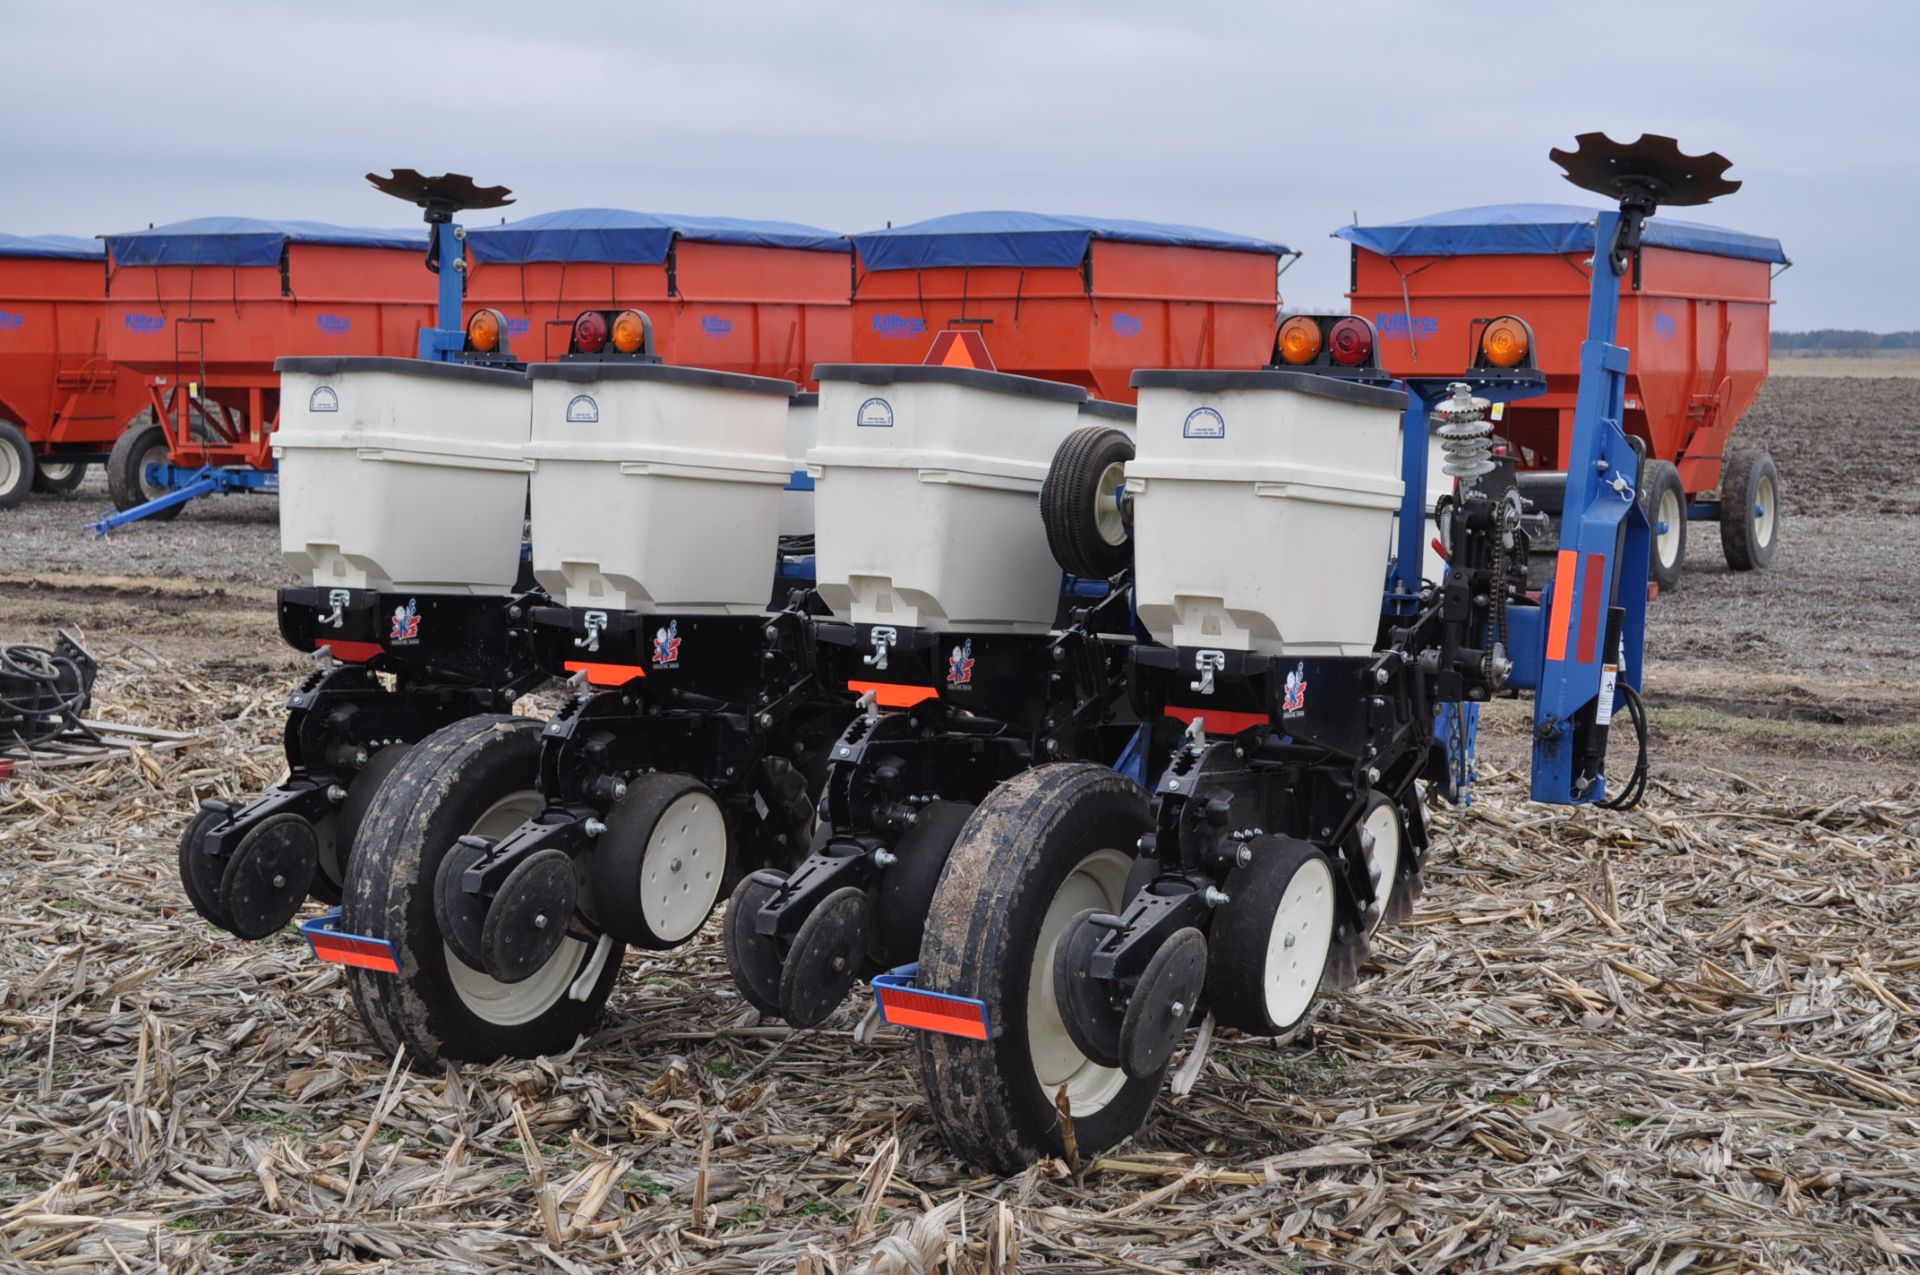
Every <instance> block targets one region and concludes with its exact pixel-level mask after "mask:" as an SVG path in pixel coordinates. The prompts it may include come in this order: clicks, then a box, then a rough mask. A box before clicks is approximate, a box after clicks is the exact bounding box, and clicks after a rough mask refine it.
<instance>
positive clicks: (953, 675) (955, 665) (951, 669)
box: [947, 638, 973, 686]
mask: <svg viewBox="0 0 1920 1275" xmlns="http://www.w3.org/2000/svg"><path fill="white" fill-rule="evenodd" d="M972 681H973V639H972V638H968V639H967V640H966V644H965V645H963V646H956V647H954V648H953V654H951V655H949V656H948V657H947V685H948V686H966V685H969V684H970V683H971V682H972Z"/></svg>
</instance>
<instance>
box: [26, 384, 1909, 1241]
mask: <svg viewBox="0 0 1920 1275" xmlns="http://www.w3.org/2000/svg"><path fill="white" fill-rule="evenodd" d="M1874 370H1876V371H1878V369H1877V368H1876V369H1874ZM1742 440H1743V441H1744V442H1747V443H1751V444H1758V445H1763V446H1767V447H1769V448H1770V449H1772V450H1773V452H1774V454H1775V455H1776V457H1777V458H1778V459H1779V463H1780V467H1781V470H1782V472H1783V474H1784V484H1785V491H1784V505H1785V518H1786V521H1785V524H1784V532H1783V538H1782V544H1781V548H1780V552H1779V555H1778V557H1777V559H1776V561H1775V563H1774V565H1773V567H1772V568H1771V569H1770V570H1768V571H1766V572H1763V573H1756V574H1736V573H1733V572H1729V571H1728V570H1727V569H1726V568H1725V566H1724V560H1723V559H1722V558H1721V556H1720V551H1719V544H1718V535H1717V530H1716V529H1715V528H1714V527H1712V526H1710V525H1705V524H1696V525H1695V526H1694V527H1693V528H1692V531H1693V541H1692V546H1691V553H1690V559H1691V563H1690V568H1689V574H1688V575H1687V577H1686V578H1685V580H1684V581H1683V583H1682V586H1681V587H1680V588H1679V589H1677V590H1675V591H1673V592H1671V593H1669V594H1667V595H1666V596H1664V597H1662V598H1661V599H1660V600H1659V601H1658V602H1657V604H1656V605H1655V608H1654V613H1653V620H1652V641H1651V651H1650V653H1649V661H1648V668H1647V675H1646V683H1647V699H1648V702H1649V707H1650V712H1651V716H1652V726H1653V749H1654V761H1653V772H1652V773H1653V782H1652V784H1651V791H1650V793H1649V797H1648V800H1647V802H1646V804H1645V805H1644V806H1643V807H1641V808H1640V809H1639V810H1636V811H1634V812H1631V813H1628V814H1608V813H1605V812H1601V811H1596V810H1591V809H1582V810H1575V811H1569V810H1562V809H1554V808H1548V807H1541V806H1534V805H1531V804H1529V803H1528V802H1527V801H1526V800H1525V787H1526V786H1525V759H1524V756H1523V749H1524V742H1525V729H1524V728H1525V718H1524V707H1525V706H1523V705H1500V706H1496V711H1495V712H1494V713H1493V714H1491V722H1490V728H1489V730H1488V732H1487V733H1486V736H1485V739H1484V745H1483V751H1482V765H1481V769H1482V774H1483V782H1482V784H1481V785H1480V788H1479V790H1478V795H1477V798H1476V801H1475V803H1474V804H1473V805H1472V806H1471V807H1470V808H1469V809H1467V810H1465V811H1463V812H1457V813H1442V814H1441V815H1440V816H1439V817H1438V833H1439V838H1438V840H1439V844H1438V846H1437V850H1436V853H1435V855H1434V857H1433V859H1432V860H1431V861H1430V867H1429V871H1428V877H1427V891H1426V894H1425V897H1424V898H1423V899H1422V900H1421V903H1420V905H1419V907H1418V909H1417V911H1416V912H1415V915H1414V917H1413V918H1412V920H1411V922H1410V923H1408V924H1407V925H1404V926H1401V927H1399V928H1396V929H1393V930H1389V931H1387V932H1385V933H1384V935H1383V938H1382V940H1381V941H1380V943H1379V944H1378V945H1377V948H1376V951H1375V954H1374V956H1373V959H1372V961H1371V963H1370V964H1369V967H1368V977H1366V978H1365V979H1364V980H1363V981H1362V982H1361V983H1360V985H1359V986H1358V987H1357V988H1355V989H1354V990H1352V991H1351V992H1348V993H1345V994H1342V995H1340V996H1338V997H1336V998H1332V999H1329V1000H1327V1001H1324V1002H1323V1003H1322V1005H1321V1007H1320V1009H1319V1010H1318V1011H1317V1012H1316V1017H1315V1020H1314V1023H1313V1025H1312V1027H1311V1029H1310V1030H1309V1031H1308V1032H1306V1033H1304V1034H1303V1035H1302V1037H1301V1038H1299V1039H1297V1040H1295V1041H1293V1042H1291V1043H1288V1044H1284V1045H1278V1046H1276V1045H1274V1044H1272V1043H1270V1042H1265V1041H1254V1040H1245V1039H1239V1038H1235V1037H1229V1038H1228V1039H1225V1040H1223V1041H1221V1042H1219V1043H1218V1044H1217V1045H1216V1047H1215V1048H1214V1050H1213V1052H1212V1054H1211V1055H1210V1057H1209V1059H1208V1061H1207V1065H1206V1067H1205V1069H1204V1071H1203V1073H1202V1075H1201V1078H1200V1081H1199V1083H1198V1085H1197V1087H1196V1088H1195V1090H1194V1092H1193V1093H1192V1094H1190V1095H1188V1096H1186V1097H1184V1098H1171V1097H1163V1098H1162V1100H1161V1102H1160V1105H1159V1107H1158V1109H1157V1111H1156V1113H1155V1116H1154V1119H1153V1121H1152V1122H1151V1124H1150V1125H1149V1126H1148V1127H1147V1129H1146V1130H1145V1132H1144V1133H1143V1134H1142V1135H1141V1136H1140V1137H1138V1138H1137V1139H1135V1140H1134V1141H1132V1142H1130V1143H1128V1144H1126V1145H1124V1146H1123V1147H1121V1148H1119V1149H1118V1150H1117V1151H1115V1152H1113V1153H1111V1154H1109V1155H1108V1156H1107V1157H1105V1158H1103V1159H1100V1160H1097V1161H1095V1162H1093V1163H1090V1164H1083V1165H1080V1166H1078V1172H1077V1173H1076V1172H1075V1171H1073V1170H1072V1169H1070V1168H1069V1167H1068V1166H1066V1165H1062V1164H1058V1163H1044V1164H1042V1165H1039V1166H1036V1167H1035V1168H1034V1169H1033V1170H1031V1171H1030V1172H1028V1173H1026V1174H1025V1175H1023V1176H1021V1177H1019V1178H1015V1179H1012V1180H1004V1181H1003V1180H999V1179H993V1178H984V1177H978V1176H975V1175H973V1174H971V1173H970V1172H969V1171H967V1170H966V1169H964V1168H963V1167H961V1166H959V1165H957V1164H956V1163H955V1162H954V1160H953V1159H952V1157H951V1156H950V1155H949V1154H948V1153H947V1151H946V1149H945V1147H944V1146H943V1145H942V1144H941V1142H940V1141H939V1140H938V1138H937V1137H936V1135H935V1134H934V1132H933V1130H932V1128H931V1126H930V1124H929V1122H928V1120H927V1118H926V1116H925V1113H924V1111H923V1108H922V1104H921V1102H920V1099H919V1097H918V1095H917V1092H916V1088H915V1083H914V1079H913V1073H912V1070H911V1067H912V1056H911V1050H910V1048H909V1047H908V1045H907V1043H906V1042H905V1040H904V1039H903V1038H902V1037H901V1036H899V1035H897V1034H892V1033H884V1034H883V1035H882V1036H881V1037H880V1039H879V1041H878V1042H877V1043H876V1044H874V1045H871V1046H860V1045H857V1044H856V1043H855V1042H854V1041H853V1040H852V1039H851V1038H850V1035H849V1029H850V1028H851V1027H852V1025H853V1022H854V1020H855V1018H856V1017H857V1009H858V1007H849V1008H846V1009H843V1010H842V1011H841V1013H840V1015H839V1016H838V1017H836V1018H834V1019H832V1020H830V1022H829V1023H828V1024H827V1025H826V1026H824V1027H822V1028H819V1029H816V1030H813V1031H807V1032H798V1033H795V1032H790V1031H789V1030H788V1029H786V1028H785V1027H782V1026H772V1025H761V1024H760V1023H759V1021H758V1017H757V1015H756V1014H755V1012H754V1011H753V1010H751V1009H750V1008H748V1007H747V1006H746V1005H745V1004H744V1002H742V1001H741V1000H740V999H739V997H738V996H737V995H736V994H735V992H734V990H733V987H732V983H731V981H730V980H729V978H728V976H727V973H726V970H725V968H724V966H723V963H722V952H721V945H720V942H719V940H718V937H717V933H716V932H715V931H714V929H713V927H709V931H708V933H707V934H706V935H705V936H704V937H703V938H702V939H701V940H700V941H699V942H697V943H695V944H694V945H692V946H690V947H689V948H686V949H683V950H681V951H679V952H674V953H667V954H660V955H655V954H638V955H635V954H630V955H629V958H628V964H627V967H626V969H625V971H624V972H623V975H622V977H621V981H620V983H619V986H618V988H617V989H616V992H615V995H614V998H613V1000H612V1003H611V1005H610V1008H609V1014H608V1017H607V1020H606V1022H605V1024H604V1026H603V1028H602V1030H601V1031H600V1032H599V1033H598V1034H597V1035H596V1036H594V1037H593V1038H591V1039H588V1040H586V1041H585V1042H583V1043H582V1044H581V1045H580V1046H579V1047H578V1048H577V1049H576V1050H575V1051H574V1052H573V1053H572V1054H570V1055H568V1056H567V1057H564V1058H553V1059H546V1060H542V1061H538V1062H526V1063H512V1064H505V1065H499V1066H493V1067H469V1068H461V1069H458V1070H457V1071H453V1072H449V1073H447V1074H444V1075H442V1074H426V1073H416V1072H411V1071H408V1070H406V1069H395V1068H394V1067H392V1066H391V1065H390V1063H389V1061H388V1060H387V1059H386V1058H384V1057H382V1056H381V1055H380V1054H379V1053H378V1052H377V1051H376V1049H375V1047H374V1044H373V1041H372V1040H371V1038H370V1037H369V1035H368V1033H367V1032H366V1031H365V1030H364V1029H363V1028H362V1026H361V1024H360V1022H359V1021H358V1019H357V1018H356V1017H355V1014H354V1010H353V1007H352V1004H351V1002H350V1000H349V997H348V996H347V993H346V990H345V986H344V983H343V981H342V979H341V976H340V972H339V970H338V969H337V968H336V967H333V966H327V965H321V964H317V963H316V962H315V961H314V960H313V959H312V957H311V956H310V955H309V954H308V953H307V951H306V949H305V946H304V944H303V943H302V942H301V941H300V940H299V939H298V937H297V936H296V935H294V934H293V933H291V932H288V933H283V934H280V935H278V936H275V937H273V938H271V939H268V940H264V941H262V942H259V943H253V944H247V943H241V942H239V941H236V940H232V939H230V938H228V937H227V936H225V935H222V934H220V933H218V932H216V931H215V930H213V929H212V928H210V927H209V926H207V925H206V924H204V923H203V922H201V921H200V920H199V919H198V918H197V917H196V916H194V914H193V913H192V912H191V911H190V910H189V909H188V907H187V905H186V902H185V900H184V898H183V897H182V895H181V892H180V887H179V884H178V881H177V879H176V869H175V864H174V854H175V843H176V837H177V835H178V832H179V829H180V826H181V825H182V823H183V822H184V821H185V819H186V818H187V816H188V814H189V813H190V812H191V810H192V808H193V804H194V801H195V800H196V799H197V798H200V797H210V796H216V795H218V796H227V797H236V798H237V797H244V796H248V795H251V794H253V793H256V792H258V791H259V790H260V789H262V788H263V787H266V786H268V785H270V784H271V783H273V782H274V781H275V779H276V778H277V777H278V774H279V771H280V768H281V758H280V751H279V750H280V745H279V738H278V734H279V730H280V725H281V710H280V703H281V701H282V699H283V698H284V696H285V694H286V692H287V690H288V689H289V687H290V685H291V683H292V681H293V680H294V679H295V678H296V677H297V676H298V675H299V674H300V673H301V672H302V671H303V668H304V665H303V663H302V662H301V660H299V659H298V658H297V657H296V656H294V655H293V654H292V653H291V652H289V651H287V650H286V649H285V648H284V647H282V646H281V644H280V643H279V641H278V639H277V637H276V634H275V632H274V626H273V619H272V612H271V589H272V587H273V586H274V585H276V584H279V583H283V582H285V581H286V579H287V576H286V573H285V571H284V569H283V568H282V567H281V566H280V564H279V562H278V559H277V556H276V553H275V550H276V538H275V527H274V521H273V520H274V504H273V501H272V500H271V499H270V498H241V497H231V498H226V501H225V503H224V504H220V503H214V502H206V503H205V504H204V505H203V507H201V508H196V509H194V510H192V511H190V512H189V513H188V514H186V516H184V517H183V518H182V519H180V520H179V521H178V522H176V523H174V524H172V525H170V526H159V527H137V528H133V529H130V530H128V531H125V532H123V533H121V534H119V535H118V536H116V537H114V538H112V539H110V540H108V541H105V542H95V541H93V540H91V539H90V538H88V537H87V536H86V534H85V533H84V532H83V531H82V530H81V524H82V523H83V522H84V521H85V518H86V517H87V516H89V515H91V514H92V513H93V512H95V511H96V510H97V509H98V508H99V507H101V506H103V505H104V503H105V502H104V493H103V492H101V491H99V490H98V489H97V479H96V483H95V486H93V487H90V488H87V489H83V491H82V493H81V495H80V496H79V497H78V498H76V499H74V500H71V501H52V500H47V499H44V498H36V499H35V500H33V501H31V502H29V504H28V505H27V506H26V507H23V508H21V509H16V510H13V511H9V512H8V513H4V514H0V641H5V642H16V641H35V642H45V641H49V640H50V639H51V638H52V636H53V631H54V629H55V628H56V627H61V626H65V627H68V628H71V629H73V630H75V631H76V632H77V633H78V634H79V635H80V636H82V637H83V639H84V640H85V641H86V642H87V643H88V644H89V645H90V646H91V647H92V648H93V649H94V651H95V652H96V653H98V654H99V655H101V656H102V657H103V660H104V664H105V672H104V674H103V678H102V684H101V687H100V689H99V695H98V704H97V714H98V715H99V716H103V717H108V718H115V719H124V720H130V721H139V722H145V723H147V724H150V725H154V726H163V727H173V728H182V729H191V730H195V731H198V732H200V733H201V736H202V741H201V743H200V745H199V746H198V747H197V748H196V749H194V750H193V751H191V752H189V753H185V754H170V755H152V756H141V757H136V758H133V759H129V760H126V761H123V762H121V763H118V764H113V765H107V766H99V767H95V768H92V769H85V770H80V769H72V770H64V771H39V772H33V771H26V772H23V773H22V774H20V775H18V776H16V777H15V779H13V780H12V781H11V782H10V783H9V784H7V785H5V786H0V1270H35V1271H40V1270H72V1271H127V1272H133V1271H167V1272H178V1273H185V1272H193V1271H227V1270H242V1269H244V1270H253V1271H270V1272H281V1271H296V1270H297V1271H333V1272H348V1271H355V1272H357V1271H375V1270H380V1271H436V1272H464V1271H508V1270H512V1271H516V1272H519V1271H559V1272H567V1273H568V1275H576V1273H579V1272H588V1271H592V1272H600V1271H611V1270H634V1271H652V1270H663V1271H664V1270H687V1271H740V1272H745V1271H779V1272H794V1271H806V1272H812V1273H813V1275H825V1273H826V1272H839V1273H841V1275H846V1273H848V1272H853V1271H856V1270H861V1271H923V1270H953V1271H1004V1270H1014V1269H1022V1270H1024V1269H1036V1268H1040V1267H1046V1268H1048V1269H1058V1270H1062V1271H1085V1272H1094V1271H1099V1272H1110V1271H1144V1272H1164V1271H1190V1270H1201V1269H1209V1270H1220V1271H1242V1270H1246V1271H1252V1270H1277V1271H1309V1270H1312V1271H1323V1270H1324V1271H1333V1270H1355V1271H1373V1270H1393V1271H1403V1270H1404V1271H1423V1272H1424V1271H1450V1270H1509V1271H1523V1270H1524V1271H1536V1270H1537V1271H1553V1272H1582V1273H1584V1272H1614V1271H1635V1272H1649V1273H1653V1272H1659V1273H1661V1275H1668V1273H1672V1272H1680V1271H1694V1272H1703V1271H1715V1272H1735V1271H1749V1270H1754V1271H1779V1272H1788V1271H1792V1272H1802V1271H1804V1272H1834V1271H1862V1270H1882V1269H1886V1270H1894V1269H1914V1268H1915V1267H1916V1265H1920V931H1917V930H1916V928H1915V925H1914V921H1913V918H1914V916H1915V915H1916V912H1920V780H1917V779H1916V776H1920V672H1917V671H1916V669H1915V660H1914V656H1915V652H1916V646H1917V645H1920V644H1916V642H1915V640H1914V638H1913V627H1912V622H1911V620H1910V618H1909V617H1908V615H1907V611H1908V609H1909V608H1910V607H1911V606H1912V605H1913V599H1914V598H1915V597H1916V596H1917V595H1920V557H1916V556H1915V554H1914V553H1913V551H1912V549H1911V544H1912V528H1913V526H1914V524H1915V519H1916V517H1920V478H1916V476H1915V470H1914V466H1913V463H1912V461H1911V457H1913V456H1914V455H1915V454H1917V453H1920V380H1914V379H1905V378H1903V377H1900V376H1878V377H1876V378H1874V379H1861V378H1859V377H1852V378H1846V377H1842V378H1828V377H1818V378H1816V377H1784V376H1782V377H1776V378H1775V379H1774V380H1773V381H1772V382H1771V383H1770V384H1769V385H1768V387H1767V389H1766V391H1765V392H1764V394H1763V396H1762V398H1761V401H1760V403H1759V405H1758V407H1757V408H1756V409H1755V411H1754V412H1753V414H1752V416H1751V417H1750V419H1749V421H1748V422H1747V424H1746V426H1745V427H1743V432H1742Z"/></svg>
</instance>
